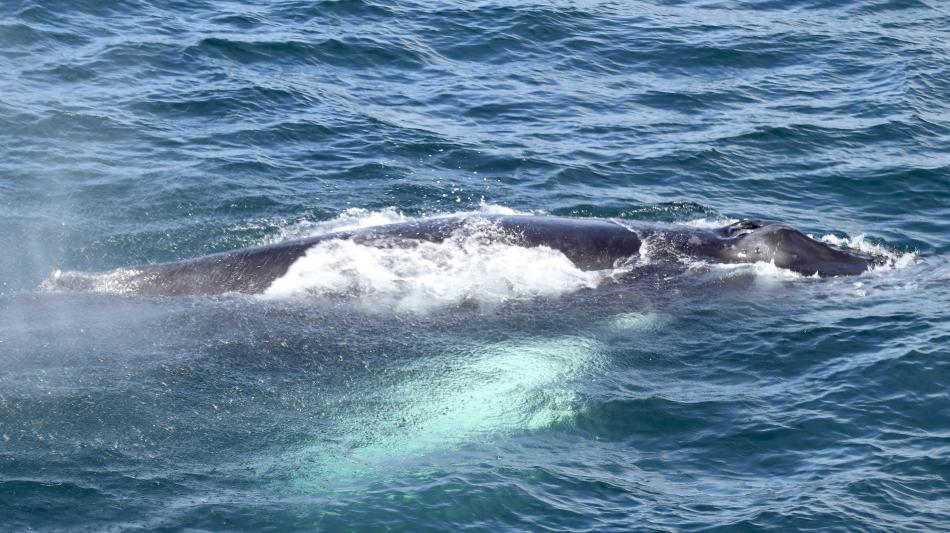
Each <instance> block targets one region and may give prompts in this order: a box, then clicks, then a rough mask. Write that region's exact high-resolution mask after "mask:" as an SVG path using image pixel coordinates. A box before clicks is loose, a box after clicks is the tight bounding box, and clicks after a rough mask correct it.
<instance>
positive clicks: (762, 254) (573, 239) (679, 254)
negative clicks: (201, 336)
mask: <svg viewBox="0 0 950 533" xmlns="http://www.w3.org/2000/svg"><path fill="white" fill-rule="evenodd" d="M460 236H469V237H471V236H474V237H475V238H478V239H485V240H490V241H493V242H503V243H506V244H511V245H516V246H523V247H529V248H530V247H539V246H546V247H548V248H551V249H553V250H557V251H559V252H561V253H562V254H564V256H566V257H567V258H568V259H569V260H570V261H571V262H572V263H573V264H574V265H575V266H576V267H577V268H578V269H581V270H585V271H590V270H604V269H611V268H615V267H618V266H620V265H622V264H624V263H629V262H630V261H631V260H636V259H637V258H638V257H640V256H641V255H644V254H645V253H646V250H645V245H646V243H649V254H650V260H651V262H653V263H657V262H659V263H679V264H682V260H683V259H692V260H702V261H709V262H715V263H733V264H735V263H755V262H759V261H764V262H771V263H773V264H775V266H777V267H780V268H785V269H788V270H791V271H794V272H798V273H800V274H803V275H807V276H811V275H817V276H821V277H830V276H847V275H857V274H860V273H862V272H864V271H866V270H868V269H869V268H871V267H872V266H873V265H874V264H875V263H876V260H875V258H874V257H871V256H868V255H865V254H862V253H857V252H853V251H848V250H844V249H840V248H837V247H835V246H832V245H829V244H826V243H823V242H820V241H817V240H815V239H812V238H811V237H808V236H807V235H805V234H804V233H802V232H800V231H798V230H797V229H795V228H793V227H791V226H788V225H786V224H783V223H781V222H775V221H764V220H743V221H740V222H736V223H734V224H729V225H726V226H723V227H720V228H715V229H699V228H693V227H687V226H661V225H650V224H644V225H639V226H638V225H635V224H634V223H631V222H630V221H627V220H624V221H617V220H609V219H590V218H565V217H554V216H530V215H468V216H452V217H441V218H430V219H420V220H413V221H409V222H399V223H393V224H386V225H380V226H373V227H367V228H361V229H355V230H348V231H338V232H333V233H327V234H323V235H318V236H314V237H309V238H304V239H298V240H291V241H286V242H281V243H277V244H272V245H267V246H257V247H253V248H244V249H239V250H234V251H230V252H222V253H217V254H213V255H207V256H203V257H198V258H195V259H189V260H184V261H176V262H170V263H156V264H146V265H135V266H129V267H123V268H120V269H117V270H113V271H108V272H93V273H88V272H75V271H74V272H60V271H57V272H55V273H53V275H52V276H50V278H49V279H48V280H46V281H45V282H44V284H43V286H44V287H45V288H48V289H53V290H63V291H98V290H102V285H103V283H102V280H103V279H104V278H108V279H111V280H113V282H115V281H116V280H118V282H120V284H121V288H120V289H114V290H115V291H116V292H126V293H134V294H145V295H188V294H196V295H197V294H223V293H229V292H236V293H247V294H256V293H262V292H264V291H266V290H267V288H268V287H269V286H270V285H271V284H272V283H273V282H274V281H275V280H277V279H278V278H280V277H282V276H284V275H285V274H286V273H287V271H288V269H289V268H290V267H291V265H292V264H293V263H294V262H295V261H297V260H298V259H300V258H301V257H303V256H304V255H306V254H307V251H308V250H309V249H311V248H312V247H314V246H317V245H319V244H321V243H325V242H328V241H332V240H351V241H353V242H355V243H357V244H361V245H367V246H374V247H403V248H405V247H411V246H413V245H417V244H419V243H422V242H431V243H440V242H444V241H445V240H447V239H451V238H458V237H460Z"/></svg>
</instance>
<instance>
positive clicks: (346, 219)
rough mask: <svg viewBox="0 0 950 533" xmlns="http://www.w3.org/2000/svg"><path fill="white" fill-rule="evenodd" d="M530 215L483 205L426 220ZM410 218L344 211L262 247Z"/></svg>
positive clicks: (291, 228) (389, 211)
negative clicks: (474, 208)
mask: <svg viewBox="0 0 950 533" xmlns="http://www.w3.org/2000/svg"><path fill="white" fill-rule="evenodd" d="M524 214H530V213H527V212H523V211H516V210H514V209H511V208H509V207H504V206H500V205H495V204H488V203H485V202H484V201H482V202H481V204H480V205H479V208H478V209H476V210H474V211H463V212H457V213H436V214H432V215H430V216H427V217H426V218H440V217H454V216H461V215H524ZM410 218H411V217H409V216H407V215H406V214H404V213H402V212H401V211H399V210H398V209H396V208H395V207H384V208H382V209H377V210H369V209H362V208H357V207H353V208H350V209H346V210H344V211H343V212H342V213H340V214H339V215H338V216H337V217H336V218H333V219H330V220H321V221H312V220H300V221H297V222H294V223H291V224H290V225H288V226H286V227H284V228H282V229H281V230H280V232H278V233H277V234H276V235H274V236H273V237H270V238H268V239H266V240H265V241H264V242H262V243H261V244H274V243H277V242H283V241H287V240H292V239H302V238H307V237H316V236H318V235H326V234H328V233H335V232H338V231H352V230H358V229H362V228H369V227H373V226H383V225H386V224H395V223H398V222H406V221H407V220H410Z"/></svg>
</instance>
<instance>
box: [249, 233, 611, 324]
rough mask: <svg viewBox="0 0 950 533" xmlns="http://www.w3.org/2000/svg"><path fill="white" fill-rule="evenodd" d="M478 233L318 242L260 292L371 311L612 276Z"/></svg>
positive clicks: (551, 292)
mask: <svg viewBox="0 0 950 533" xmlns="http://www.w3.org/2000/svg"><path fill="white" fill-rule="evenodd" d="M483 231H486V230H483ZM483 231H474V232H466V233H465V234H459V235H456V236H454V237H452V238H449V239H446V240H445V241H443V242H440V243H432V242H417V243H413V244H406V245H403V246H394V247H378V246H370V245H363V244H358V243H355V242H353V241H350V240H342V239H339V240H338V239H335V240H331V241H327V242H324V243H320V244H318V245H316V246H313V247H312V248H310V249H309V250H308V251H307V253H306V255H304V256H303V257H301V258H300V259H298V260H297V261H296V262H295V263H294V264H293V265H291V267H290V269H289V270H288V271H287V273H286V274H285V275H284V276H282V277H281V278H278V279H277V280H275V281H274V283H273V284H271V286H270V287H269V288H268V289H267V291H266V292H265V297H288V296H299V295H305V294H311V295H318V296H327V297H359V301H360V305H362V306H364V307H366V308H368V309H371V310H373V309H376V310H392V309H395V310H396V311H410V312H425V311H428V310H431V309H436V308H440V307H445V306H453V305H459V304H462V303H475V304H478V305H498V304H501V303H504V302H506V301H509V300H524V299H533V298H539V297H553V296H558V295H561V294H565V293H569V292H573V291H576V290H580V289H584V288H593V287H595V286H597V285H598V284H599V283H600V282H601V281H603V280H604V279H605V278H607V277H609V276H610V274H611V272H610V271H593V272H585V271H582V270H580V269H579V268H577V267H576V266H574V264H573V263H572V262H571V261H570V260H569V259H568V258H567V257H566V256H565V255H564V254H563V253H561V252H559V251H557V250H554V249H551V248H548V247H546V246H540V247H535V248H524V247H521V246H516V245H513V244H508V243H504V242H499V241H498V240H493V239H490V238H486V235H485V233H484V232H483Z"/></svg>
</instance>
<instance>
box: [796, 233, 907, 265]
mask: <svg viewBox="0 0 950 533" xmlns="http://www.w3.org/2000/svg"><path fill="white" fill-rule="evenodd" d="M809 237H812V238H813V239H814V238H815V237H813V236H811V235H809ZM818 240H820V241H821V242H824V243H828V244H830V245H832V246H837V247H839V248H845V249H851V250H857V251H859V252H862V253H865V254H869V255H872V256H875V257H880V258H884V262H883V263H881V264H879V265H875V266H874V267H873V268H872V269H871V271H872V272H874V271H882V270H883V271H887V270H895V269H896V270H899V269H902V268H907V267H909V266H912V265H915V264H916V263H917V261H918V259H920V254H918V253H917V252H906V253H898V252H893V251H891V250H888V249H887V248H885V247H883V246H881V245H879V244H875V243H873V242H871V241H869V240H867V238H866V237H865V235H864V234H863V233H862V234H860V235H858V236H856V237H838V236H837V235H823V236H821V237H819V238H818Z"/></svg>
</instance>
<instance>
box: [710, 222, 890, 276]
mask: <svg viewBox="0 0 950 533" xmlns="http://www.w3.org/2000/svg"><path fill="white" fill-rule="evenodd" d="M716 232H717V233H718V234H719V237H720V238H721V239H722V244H723V247H722V248H721V249H720V257H721V258H722V259H725V260H727V261H730V262H737V263H738V262H741V263H748V262H756V261H765V262H772V263H774V264H775V266H778V267H780V268H786V269H789V270H792V271H794V272H798V273H800V274H804V275H806V276H811V275H818V276H822V277H827V276H848V275H856V274H860V273H862V272H864V271H865V270H868V269H869V268H870V267H871V266H872V265H873V264H874V260H873V258H871V257H869V256H865V255H863V254H858V253H854V252H849V251H845V250H841V249H839V248H836V247H834V246H831V245H829V244H826V243H823V242H820V241H816V240H815V239H812V238H811V237H809V236H807V235H805V234H804V233H802V232H800V231H798V230H797V229H795V228H793V227H791V226H788V225H786V224H783V223H781V222H775V221H770V220H743V221H740V222H736V223H735V224H730V225H728V226H724V227H722V228H719V229H718V230H716Z"/></svg>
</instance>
